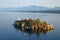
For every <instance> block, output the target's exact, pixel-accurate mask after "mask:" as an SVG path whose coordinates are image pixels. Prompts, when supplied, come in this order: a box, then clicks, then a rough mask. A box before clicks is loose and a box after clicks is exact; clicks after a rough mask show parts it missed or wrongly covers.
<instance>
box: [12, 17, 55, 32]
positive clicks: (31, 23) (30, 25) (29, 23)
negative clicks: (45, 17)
mask: <svg viewBox="0 0 60 40" xmlns="http://www.w3.org/2000/svg"><path fill="white" fill-rule="evenodd" d="M13 25H14V26H15V27H17V28H20V29H22V30H37V31H38V30H53V29H54V27H53V26H52V25H51V24H48V23H47V22H46V21H44V22H42V21H41V20H40V19H39V18H38V19H36V20H33V19H32V18H29V19H22V20H20V19H19V18H18V20H16V21H15V22H14V23H13Z"/></svg>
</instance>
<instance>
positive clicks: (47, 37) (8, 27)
mask: <svg viewBox="0 0 60 40" xmlns="http://www.w3.org/2000/svg"><path fill="white" fill-rule="evenodd" d="M18 17H19V18H20V19H22V18H24V19H28V18H33V19H37V18H40V20H41V21H47V22H48V23H49V24H52V25H53V26H54V27H55V29H54V30H53V31H50V32H47V33H45V34H44V33H40V34H36V33H28V32H24V31H20V30H18V29H16V28H15V27H14V26H13V25H12V24H13V23H14V21H15V20H17V18H18ZM0 40H60V14H57V13H29V12H25V13H24V12H0Z"/></svg>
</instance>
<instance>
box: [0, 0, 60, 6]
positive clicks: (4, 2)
mask: <svg viewBox="0 0 60 40" xmlns="http://www.w3.org/2000/svg"><path fill="white" fill-rule="evenodd" d="M30 5H37V6H46V7H60V0H0V7H23V6H30Z"/></svg>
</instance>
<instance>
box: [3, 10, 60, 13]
mask: <svg viewBox="0 0 60 40" xmlns="http://www.w3.org/2000/svg"><path fill="white" fill-rule="evenodd" d="M2 12H34V13H60V10H40V11H18V10H4V11H2Z"/></svg>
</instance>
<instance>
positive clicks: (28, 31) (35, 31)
mask: <svg viewBox="0 0 60 40" xmlns="http://www.w3.org/2000/svg"><path fill="white" fill-rule="evenodd" d="M14 28H15V29H16V30H17V31H18V32H19V31H22V32H24V33H28V34H33V33H35V34H37V35H38V36H39V35H40V34H42V33H43V34H46V33H47V32H50V31H52V30H51V29H50V30H40V29H39V30H25V29H21V28H18V27H15V26H14ZM24 35H25V34H24Z"/></svg>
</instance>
